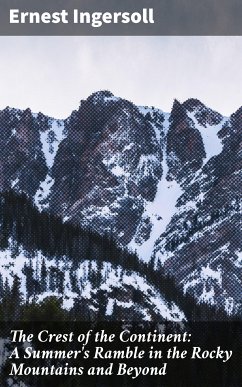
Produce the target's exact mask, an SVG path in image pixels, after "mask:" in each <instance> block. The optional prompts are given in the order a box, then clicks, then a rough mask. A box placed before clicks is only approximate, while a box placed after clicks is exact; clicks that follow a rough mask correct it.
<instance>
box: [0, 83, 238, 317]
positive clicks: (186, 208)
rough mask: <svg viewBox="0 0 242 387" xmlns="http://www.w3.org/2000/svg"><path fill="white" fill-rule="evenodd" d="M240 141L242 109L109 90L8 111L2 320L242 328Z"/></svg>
mask: <svg viewBox="0 0 242 387" xmlns="http://www.w3.org/2000/svg"><path fill="white" fill-rule="evenodd" d="M241 129H242V108H241V107H238V109H237V111H235V112H234V113H233V114H232V115H231V116H229V117H225V116H223V115H222V114H220V113H219V112H217V111H215V110H213V109H211V108H210V107H208V106H206V105H205V104H203V103H202V102H201V101H200V100H198V99H194V98H190V99H187V100H185V101H184V102H181V101H178V100H176V99H175V100H174V103H173V107H172V109H171V111H170V112H169V113H165V112H163V111H162V110H160V109H158V108H156V107H153V106H152V107H147V106H138V105H135V104H134V103H132V102H130V101H129V100H126V99H123V98H121V97H118V96H114V95H113V94H112V93H111V92H110V91H107V90H102V91H97V92H94V93H93V94H91V95H90V96H89V97H88V98H87V99H86V100H82V101H81V103H80V106H79V108H78V109H77V110H74V111H73V112H72V113H71V114H70V115H69V117H67V118H66V119H55V118H51V117H49V116H47V115H44V114H43V113H38V114H35V113H33V112H32V111H31V110H30V109H25V110H19V109H14V108H9V107H6V108H5V109H3V110H1V111H0V130H1V137H0V144H1V153H0V258H1V259H0V318H1V320H3V321H6V320H8V319H9V320H18V319H27V320H28V319H30V320H31V319H37V320H38V319H40V320H41V319H42V320H45V319H47V320H48V318H50V317H49V313H48V310H49V309H51V308H52V310H56V313H57V315H60V316H64V317H63V318H67V319H70V320H81V321H82V320H84V321H99V320H101V321H110V320H111V321H121V320H122V321H123V320H124V321H147V322H152V321H173V322H180V321H184V322H185V321H218V320H222V321H224V320H225V321H226V320H237V319H241V316H242V315H241V313H242V305H241V301H242V299H241V294H242V275H241V269H242V253H241V237H240V227H241V217H240V215H241V202H240V200H241V199H240V197H241V157H242V151H241V145H242V142H241V141H242V139H241ZM16 305H17V306H16Z"/></svg>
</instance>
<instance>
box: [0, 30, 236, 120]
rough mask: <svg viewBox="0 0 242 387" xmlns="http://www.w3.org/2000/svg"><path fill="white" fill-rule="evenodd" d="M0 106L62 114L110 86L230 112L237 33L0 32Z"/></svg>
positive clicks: (133, 95) (122, 92)
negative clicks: (67, 34)
mask: <svg viewBox="0 0 242 387" xmlns="http://www.w3.org/2000/svg"><path fill="white" fill-rule="evenodd" d="M0 47H1V49H0V109H3V108H5V107H6V106H10V107H15V108H20V109H25V108H27V107H30V108H31V110H32V111H33V112H39V111H42V112H43V113H44V114H47V115H50V116H52V117H55V118H66V117H67V116H68V115H69V114H70V113H71V111H72V110H74V109H77V108H78V106H79V103H80V100H81V99H85V98H87V97H88V96H89V95H90V94H91V93H93V92H95V91H98V90H110V91H111V92H112V93H113V94H114V95H116V96H120V97H123V98H126V99H128V100H130V101H132V102H134V103H135V104H137V105H147V106H155V107H158V108H160V109H162V110H163V111H165V112H168V111H170V110H171V107H172V104H173V101H174V99H175V98H176V99H178V100H180V101H181V102H183V101H185V100H186V99H187V98H198V99H200V100H201V101H202V102H203V103H205V104H206V105H208V106H209V107H211V108H213V109H215V110H217V111H219V112H220V113H222V114H224V115H227V116H229V115H230V114H232V113H233V112H234V111H236V110H237V109H238V108H239V107H240V106H241V105H242V71H241V69H242V37H193V36H190V37H181V36H180V37H175V36H173V37H162V36H161V37H135V36H132V37H113V36H110V37H91V36H89V37H49V36H46V37H31V36H30V37H0Z"/></svg>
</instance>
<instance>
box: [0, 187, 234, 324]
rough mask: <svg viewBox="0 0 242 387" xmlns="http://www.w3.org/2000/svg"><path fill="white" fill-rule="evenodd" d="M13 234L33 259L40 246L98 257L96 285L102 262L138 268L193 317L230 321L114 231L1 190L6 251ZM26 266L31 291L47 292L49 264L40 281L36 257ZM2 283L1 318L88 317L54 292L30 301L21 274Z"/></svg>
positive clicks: (76, 257) (78, 257)
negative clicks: (98, 229) (70, 219)
mask: <svg viewBox="0 0 242 387" xmlns="http://www.w3.org/2000/svg"><path fill="white" fill-rule="evenodd" d="M9 238H12V240H13V241H14V244H13V246H14V249H16V250H18V248H19V247H20V246H21V247H22V248H23V249H24V250H25V251H27V252H28V253H29V260H31V259H32V257H33V256H34V255H35V252H36V251H37V250H39V251H41V252H42V254H43V255H44V256H45V257H47V259H48V258H50V259H51V257H53V256H54V257H60V259H61V257H63V256H66V257H68V259H69V260H70V261H71V262H72V265H73V268H75V267H77V265H78V264H79V263H80V262H81V261H83V260H89V261H92V260H95V261H97V264H98V270H97V273H96V274H95V273H93V272H91V273H90V276H92V281H96V282H97V285H98V281H99V282H100V281H102V279H101V278H100V275H99V274H100V269H101V267H102V264H103V262H110V263H111V264H112V265H114V266H115V267H117V266H119V267H121V268H122V269H123V270H126V271H128V272H136V273H138V274H140V275H141V276H142V277H143V278H145V279H146V281H147V282H148V283H149V284H151V285H152V286H153V287H155V288H156V289H157V291H158V292H159V293H160V294H162V295H163V296H164V298H165V299H166V300H167V301H168V303H169V302H172V301H173V302H175V303H176V304H177V305H178V306H179V307H180V309H181V310H182V311H183V312H184V313H185V316H186V317H187V319H188V320H189V321H197V320H205V321H206V320H209V321H210V320H214V321H218V320H229V316H227V315H226V314H225V312H224V311H222V310H220V309H218V308H216V307H214V306H211V305H208V304H205V303H203V304H201V303H200V304H197V303H196V302H195V300H194V299H193V297H192V296H190V295H189V294H186V295H184V293H183V291H182V289H181V287H179V286H178V285H177V284H176V283H175V281H174V279H173V278H172V277H170V276H167V275H166V274H165V273H164V270H163V268H162V267H161V265H158V266H157V265H155V264H154V261H152V260H151V261H150V262H149V263H144V262H142V261H140V259H139V258H138V257H137V255H136V254H134V253H131V252H130V251H128V250H127V249H123V248H121V247H120V246H118V245H117V244H116V242H115V241H114V238H113V237H112V235H104V236H100V235H99V234H97V233H95V232H93V231H91V230H90V229H84V228H81V227H80V226H79V225H73V224H71V223H63V221H62V220H61V219H60V218H58V217H56V216H53V215H52V214H50V213H48V212H41V213H40V212H39V211H38V209H37V208H36V207H35V206H34V205H33V204H32V203H31V201H30V200H29V199H28V197H27V196H26V195H25V194H22V195H17V194H16V193H14V192H12V191H9V192H5V193H2V194H1V196H0V249H1V250H4V249H7V248H9ZM12 248H13V247H12ZM24 270H25V274H26V287H27V293H28V294H29V295H34V294H35V293H41V292H44V291H45V279H46V267H45V264H44V263H42V267H41V278H40V283H36V281H35V280H34V276H33V270H34V269H33V268H31V262H30V265H29V266H28V267H27V266H26V267H25V268H24ZM52 274H53V278H54V276H56V278H57V283H58V288H59V291H60V292H61V291H63V289H62V288H63V273H62V272H59V273H58V272H57V273H54V272H53V273H52ZM0 282H1V283H0V291H1V304H0V318H1V319H2V320H5V321H6V320H20V319H25V320H42V321H43V320H51V319H57V320H74V321H75V320H82V319H83V320H84V316H82V314H81V312H80V308H79V309H78V308H73V309H72V310H71V311H68V312H67V311H66V310H63V309H62V307H61V304H60V302H59V301H58V300H57V299H55V298H54V297H49V298H47V299H45V300H44V301H42V302H41V303H39V304H38V303H36V302H35V301H34V300H35V298H34V297H33V298H32V301H31V303H29V302H28V300H25V301H24V300H23V297H22V295H21V292H20V279H19V278H18V276H17V275H15V277H14V281H13V285H12V286H11V287H10V286H9V284H8V282H5V283H3V281H2V279H1V281H0ZM99 285H100V283H99ZM72 287H73V288H75V290H76V292H77V293H78V284H77V282H76V279H75V277H73V278H72ZM16 305H17V307H16ZM100 318H101V319H105V317H104V316H100ZM85 319H86V317H85ZM233 319H235V318H234V317H233Z"/></svg>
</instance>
